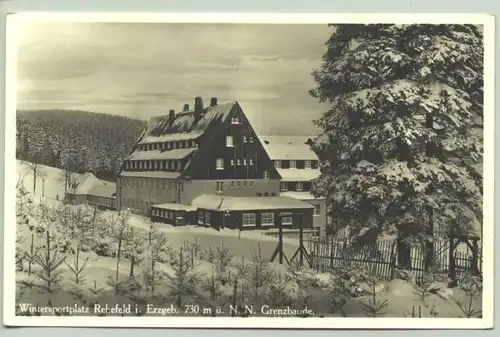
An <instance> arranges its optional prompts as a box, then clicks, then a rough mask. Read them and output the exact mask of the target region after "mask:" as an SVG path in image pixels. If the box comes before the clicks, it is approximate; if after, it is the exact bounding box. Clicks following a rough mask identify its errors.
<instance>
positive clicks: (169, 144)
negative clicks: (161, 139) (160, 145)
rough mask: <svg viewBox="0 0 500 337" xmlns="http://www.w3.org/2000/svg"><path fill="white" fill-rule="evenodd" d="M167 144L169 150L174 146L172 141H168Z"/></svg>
mask: <svg viewBox="0 0 500 337" xmlns="http://www.w3.org/2000/svg"><path fill="white" fill-rule="evenodd" d="M166 146H167V150H170V148H171V147H172V143H170V142H168V143H166Z"/></svg>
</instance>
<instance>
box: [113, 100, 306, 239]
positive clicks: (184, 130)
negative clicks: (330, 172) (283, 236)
mask: <svg viewBox="0 0 500 337" xmlns="http://www.w3.org/2000/svg"><path fill="white" fill-rule="evenodd" d="M280 180H281V175H280V174H279V173H278V170H277V169H276V168H275V167H274V165H273V162H272V161H271V159H270V158H269V156H268V154H267V152H266V150H265V149H264V147H263V145H262V143H261V142H260V140H259V138H258V137H257V135H256V134H255V131H254V129H253V127H252V125H251V124H250V123H249V121H248V119H247V118H246V116H245V114H244V112H243V110H242V108H241V107H240V105H239V104H238V102H232V103H226V104H222V105H219V104H218V102H217V98H212V99H211V100H210V104H209V106H208V107H205V106H204V104H203V100H202V99H201V97H196V98H195V102H194V107H193V109H190V108H189V104H185V105H184V108H183V110H182V111H181V112H178V113H176V112H175V111H174V110H170V111H169V113H168V114H166V115H163V116H159V117H155V118H152V119H151V120H150V121H149V123H148V125H147V127H146V128H145V130H144V131H143V132H142V134H141V136H140V137H139V139H138V140H137V142H136V144H135V146H134V148H133V150H132V153H130V155H129V156H128V157H127V158H125V160H124V162H123V164H122V167H121V170H120V173H119V177H118V184H117V203H118V209H121V208H128V209H130V210H132V211H134V212H136V213H140V214H144V215H148V216H151V217H152V218H153V220H156V221H162V222H166V223H170V224H173V225H185V224H199V225H203V226H212V227H215V228H220V227H228V228H241V229H265V228H272V227H278V226H279V225H280V224H283V225H285V226H289V227H291V228H296V227H298V226H302V227H304V228H311V227H312V221H313V220H312V218H313V213H314V206H312V205H311V204H308V203H304V202H301V201H300V200H297V199H294V198H290V197H283V196H280Z"/></svg>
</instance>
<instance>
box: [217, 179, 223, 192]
mask: <svg viewBox="0 0 500 337" xmlns="http://www.w3.org/2000/svg"><path fill="white" fill-rule="evenodd" d="M216 184H217V192H222V191H224V182H222V181H217V182H216Z"/></svg>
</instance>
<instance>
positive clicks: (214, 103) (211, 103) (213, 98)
mask: <svg viewBox="0 0 500 337" xmlns="http://www.w3.org/2000/svg"><path fill="white" fill-rule="evenodd" d="M210 106H211V107H213V106H217V97H212V98H211V99H210Z"/></svg>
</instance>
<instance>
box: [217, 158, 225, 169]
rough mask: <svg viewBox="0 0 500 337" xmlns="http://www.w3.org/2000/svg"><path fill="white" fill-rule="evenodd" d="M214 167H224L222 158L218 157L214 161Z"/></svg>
mask: <svg viewBox="0 0 500 337" xmlns="http://www.w3.org/2000/svg"><path fill="white" fill-rule="evenodd" d="M215 168H216V169H217V170H223V169H224V159H223V158H218V159H217V161H216V162H215Z"/></svg>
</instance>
